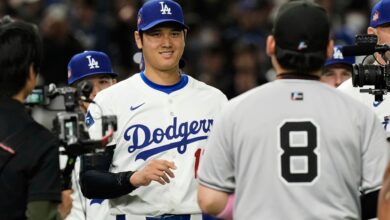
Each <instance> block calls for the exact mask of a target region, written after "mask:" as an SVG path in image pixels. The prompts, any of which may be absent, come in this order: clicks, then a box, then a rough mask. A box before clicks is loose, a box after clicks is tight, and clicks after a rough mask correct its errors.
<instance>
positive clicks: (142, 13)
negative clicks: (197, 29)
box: [137, 0, 188, 32]
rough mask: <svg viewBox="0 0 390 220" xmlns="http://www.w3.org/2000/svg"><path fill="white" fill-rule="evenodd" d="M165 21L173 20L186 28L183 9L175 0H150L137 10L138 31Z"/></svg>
mask: <svg viewBox="0 0 390 220" xmlns="http://www.w3.org/2000/svg"><path fill="white" fill-rule="evenodd" d="M165 22H174V23H177V24H179V25H181V26H182V27H183V28H184V29H188V26H187V25H185V24H184V16H183V10H182V9H181V6H180V5H179V4H178V3H176V2H175V1H172V0H151V1H148V2H146V3H145V4H144V5H143V6H142V7H141V9H140V10H139V11H138V21H137V30H138V31H140V32H142V31H147V30H149V29H150V28H152V27H154V26H156V25H158V24H161V23H165Z"/></svg>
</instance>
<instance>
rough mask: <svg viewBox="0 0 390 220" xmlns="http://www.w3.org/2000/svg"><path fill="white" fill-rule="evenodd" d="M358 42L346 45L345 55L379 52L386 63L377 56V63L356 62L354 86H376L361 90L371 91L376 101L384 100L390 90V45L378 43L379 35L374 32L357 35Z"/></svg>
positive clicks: (343, 49)
mask: <svg viewBox="0 0 390 220" xmlns="http://www.w3.org/2000/svg"><path fill="white" fill-rule="evenodd" d="M355 42H356V44H355V45H353V46H344V47H343V48H342V52H343V55H344V56H363V55H367V56H366V58H367V57H368V55H374V53H376V52H378V53H379V54H380V55H381V57H382V58H383V60H385V61H386V64H384V65H383V64H380V63H379V62H378V61H377V60H376V58H375V56H373V57H374V59H375V60H376V63H377V64H363V63H364V60H365V59H366V58H364V60H363V62H362V63H358V64H354V65H353V71H352V83H353V86H354V87H363V86H366V85H371V86H374V88H368V89H360V92H364V93H369V94H372V95H374V96H375V101H383V95H386V94H387V92H388V91H389V90H390V75H389V74H390V72H389V70H390V64H389V60H388V58H387V57H386V52H387V51H390V47H389V46H387V45H386V44H384V45H378V44H377V43H378V37H377V36H376V35H372V34H364V35H357V36H356V37H355Z"/></svg>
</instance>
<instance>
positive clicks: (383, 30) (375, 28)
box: [338, 0, 390, 137]
mask: <svg viewBox="0 0 390 220" xmlns="http://www.w3.org/2000/svg"><path fill="white" fill-rule="evenodd" d="M389 11H390V0H382V1H379V2H378V3H377V4H376V5H375V6H374V7H373V8H372V10H371V17H370V26H369V27H368V28H367V33H368V34H375V35H376V36H377V37H378V44H388V45H390V35H389V34H388V33H389V32H390V26H389V24H390V16H389V13H388V12H389ZM375 57H376V60H378V61H379V63H377V62H375V64H385V61H384V60H383V59H382V57H381V56H379V55H378V54H375ZM367 88H372V87H371V86H364V87H359V88H356V87H353V85H352V79H349V80H346V81H345V82H344V83H342V84H341V85H340V86H339V87H338V89H340V90H341V91H343V92H345V93H347V94H348V95H350V96H352V97H353V98H355V99H357V100H358V101H360V102H362V103H364V104H365V105H367V106H369V107H370V108H371V109H373V110H374V112H375V113H376V114H377V116H378V117H379V119H380V120H381V122H382V125H383V128H384V129H385V131H386V133H387V136H388V137H390V126H388V124H389V116H390V111H389V109H390V100H389V99H390V96H389V95H384V96H383V101H381V102H379V101H375V99H374V96H373V95H371V94H368V93H360V89H367Z"/></svg>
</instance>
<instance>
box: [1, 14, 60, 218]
mask: <svg viewBox="0 0 390 220" xmlns="http://www.w3.org/2000/svg"><path fill="white" fill-rule="evenodd" d="M41 60H42V42H41V39H40V36H39V34H38V31H37V28H36V27H35V26H34V25H32V24H30V23H26V22H23V21H15V20H13V19H11V18H10V17H8V16H7V17H3V18H2V19H0V124H1V126H0V219H7V220H22V219H29V220H35V219H39V220H48V219H56V218H57V206H58V203H59V202H60V201H61V184H60V171H59V157H58V141H57V139H56V138H55V136H54V135H53V134H52V133H50V132H49V131H48V130H47V129H45V128H44V127H43V126H41V125H39V124H38V123H36V122H35V121H34V120H33V119H32V118H31V117H30V115H29V114H28V113H27V112H26V111H25V107H24V105H23V103H24V101H25V99H26V97H27V96H28V95H29V94H30V93H31V91H32V90H33V88H34V87H35V84H36V80H37V75H38V73H39V69H40V67H41Z"/></svg>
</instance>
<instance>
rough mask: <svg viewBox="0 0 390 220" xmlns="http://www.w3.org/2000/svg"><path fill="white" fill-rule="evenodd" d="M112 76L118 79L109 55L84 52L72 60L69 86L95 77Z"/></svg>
mask: <svg viewBox="0 0 390 220" xmlns="http://www.w3.org/2000/svg"><path fill="white" fill-rule="evenodd" d="M102 74H106V75H111V76H112V77H117V76H118V74H116V73H114V71H113V70H112V67H111V61H110V58H108V56H107V54H105V53H103V52H99V51H84V52H83V53H78V54H76V55H74V56H73V57H72V59H70V61H69V63H68V85H71V84H73V83H74V82H76V81H77V80H80V79H83V78H85V77H88V76H93V75H102Z"/></svg>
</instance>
